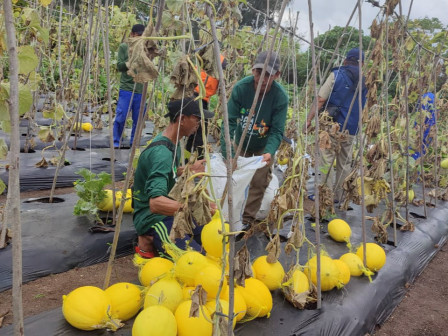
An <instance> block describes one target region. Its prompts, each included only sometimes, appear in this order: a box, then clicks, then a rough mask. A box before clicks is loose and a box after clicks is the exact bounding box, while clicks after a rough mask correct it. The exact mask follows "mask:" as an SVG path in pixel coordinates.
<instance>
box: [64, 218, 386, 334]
mask: <svg viewBox="0 0 448 336" xmlns="http://www.w3.org/2000/svg"><path fill="white" fill-rule="evenodd" d="M228 231H229V228H228V225H227V224H225V225H223V224H222V222H221V220H220V219H219V218H213V219H212V221H211V222H210V223H208V224H206V225H205V227H204V229H203V231H202V235H201V238H202V242H203V246H204V248H205V251H206V252H207V254H206V255H203V254H201V253H199V252H196V251H184V252H183V253H182V254H181V255H180V256H179V257H178V258H177V260H175V262H172V261H170V260H168V259H163V258H160V257H156V258H152V259H149V260H147V261H146V262H145V263H143V264H141V265H140V270H139V281H140V283H141V285H142V286H137V285H134V284H129V283H118V284H115V285H113V286H111V287H109V288H108V289H106V290H105V291H103V290H101V289H99V288H97V287H91V286H86V287H80V288H78V289H76V290H74V291H72V292H71V293H70V294H68V295H67V296H64V300H63V307H62V310H63V314H64V317H65V318H66V320H67V321H68V322H69V323H70V324H71V325H73V326H74V327H76V328H79V329H83V330H93V329H100V328H108V329H111V330H116V329H117V328H119V327H120V326H121V321H126V320H129V319H131V318H132V317H134V316H136V315H137V313H138V315H137V316H136V318H135V321H134V324H133V327H132V335H133V336H140V335H145V336H148V335H149V336H159V335H160V336H162V335H163V336H171V335H173V336H174V335H179V336H183V335H195V336H202V335H204V336H209V335H212V333H213V320H214V314H215V311H216V310H217V309H219V310H220V311H221V313H222V314H223V315H225V316H228V315H229V286H228V285H229V283H228V281H229V277H228V269H227V268H226V267H223V265H222V255H223V252H224V251H226V250H227V249H228V242H227V238H226V237H227V236H226V233H227V232H228ZM349 236H350V234H347V230H346V227H345V232H343V233H340V232H337V237H338V239H339V240H340V241H347V239H348V238H349ZM366 249H367V255H366V257H367V263H366V266H367V267H364V265H363V263H362V258H363V253H364V250H363V247H362V246H361V247H360V248H358V250H357V252H356V254H355V253H346V254H344V255H343V256H341V258H340V259H338V260H335V259H332V258H331V257H329V256H327V255H323V254H321V256H320V265H321V268H320V269H321V273H320V281H321V287H322V291H329V290H332V289H333V288H342V287H343V286H345V285H346V284H347V283H348V282H349V281H350V277H351V276H360V275H362V274H366V275H370V274H373V272H377V271H378V270H379V269H381V267H382V266H383V265H384V263H385V261H386V256H385V253H384V251H383V249H382V248H381V247H380V246H378V245H376V244H373V243H368V244H367V245H366ZM252 270H253V273H254V274H253V277H251V278H248V279H246V280H245V286H238V285H235V288H234V310H233V314H234V317H235V318H234V325H233V326H235V323H237V322H244V321H248V320H252V319H254V318H257V317H269V316H270V313H271V310H272V305H273V302H272V294H271V291H273V290H276V289H283V290H284V291H285V288H288V290H289V292H288V293H291V291H292V293H293V294H294V295H298V296H300V297H302V298H303V297H306V296H308V294H309V293H310V292H311V289H312V284H314V285H317V256H314V257H312V258H310V259H309V260H308V262H307V263H306V265H305V266H304V267H303V268H300V267H296V268H294V269H292V270H291V271H290V272H288V274H285V271H284V269H283V266H282V264H281V263H280V262H278V261H275V262H269V261H268V257H267V256H260V257H258V258H257V259H255V260H254V262H253V264H252ZM199 286H200V287H202V289H203V290H204V291H205V292H206V293H207V301H206V302H201V303H200V304H201V305H200V306H199V309H197V313H198V316H197V317H190V312H191V311H192V306H193V300H192V294H193V293H194V292H195V291H196V289H197V288H198V287H199ZM142 308H143V310H141V309H142ZM140 310H141V311H140ZM139 311H140V312H139Z"/></svg>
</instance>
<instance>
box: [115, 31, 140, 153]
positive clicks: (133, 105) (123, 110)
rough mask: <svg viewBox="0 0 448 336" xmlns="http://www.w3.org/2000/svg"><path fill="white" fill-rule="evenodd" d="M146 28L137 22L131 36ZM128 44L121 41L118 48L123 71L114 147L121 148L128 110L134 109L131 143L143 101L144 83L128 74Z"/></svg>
mask: <svg viewBox="0 0 448 336" xmlns="http://www.w3.org/2000/svg"><path fill="white" fill-rule="evenodd" d="M144 30H145V26H144V25H142V24H135V25H133V26H132V31H131V34H130V37H137V36H141V35H142V34H143V32H144ZM128 56H129V55H128V44H127V43H121V44H120V46H119V48H118V59H117V69H118V71H120V72H121V77H120V91H119V94H118V102H117V110H116V115H115V120H114V148H119V147H120V145H121V136H122V134H123V129H124V125H125V123H126V117H127V114H128V111H129V110H131V111H132V132H131V139H130V145H131V146H132V142H133V141H134V133H135V128H136V126H137V121H138V115H139V111H140V103H141V101H142V90H143V84H141V83H134V79H133V78H132V76H129V75H128V73H127V72H128V70H129V69H128V67H127V66H126V62H127V61H128Z"/></svg>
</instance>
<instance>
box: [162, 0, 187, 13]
mask: <svg viewBox="0 0 448 336" xmlns="http://www.w3.org/2000/svg"><path fill="white" fill-rule="evenodd" d="M183 4H184V1H183V0H167V1H166V6H167V7H168V9H169V11H170V12H171V13H174V14H180V11H181V10H182V5H183Z"/></svg>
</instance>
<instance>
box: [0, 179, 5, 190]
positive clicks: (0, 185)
mask: <svg viewBox="0 0 448 336" xmlns="http://www.w3.org/2000/svg"><path fill="white" fill-rule="evenodd" d="M5 189H6V184H5V182H3V181H2V179H0V194H3V192H4V191H5Z"/></svg>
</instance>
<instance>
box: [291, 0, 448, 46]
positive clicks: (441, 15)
mask: <svg viewBox="0 0 448 336" xmlns="http://www.w3.org/2000/svg"><path fill="white" fill-rule="evenodd" d="M379 2H380V4H381V5H382V4H384V2H385V0H379ZM356 3H357V0H334V1H332V0H311V6H312V15H313V23H314V28H313V29H314V35H315V36H317V34H318V33H320V34H322V33H325V32H326V31H327V30H329V29H330V28H332V27H334V26H342V27H345V25H346V24H347V21H348V19H349V17H350V14H351V13H352V11H353V8H354V7H355V5H356ZM410 3H411V0H402V5H403V14H405V15H407V13H408V11H409V5H410ZM289 8H291V12H292V13H293V16H294V17H295V13H296V12H297V11H299V12H300V13H299V22H298V33H299V34H300V35H303V36H304V37H305V38H306V39H307V40H309V38H310V33H309V32H310V27H309V20H308V0H293V1H292V2H291V4H290V6H289ZM396 12H397V13H398V6H397V7H396ZM379 13H380V9H379V8H377V7H373V6H372V5H371V4H370V3H368V2H365V1H362V19H361V22H362V28H363V30H364V34H369V31H368V28H369V27H370V25H371V23H372V21H373V19H374V18H375V17H376V16H377V15H378V14H379ZM425 16H427V17H429V18H432V17H437V18H438V19H439V20H440V21H441V22H442V23H443V24H444V25H448V1H447V0H414V1H413V4H412V8H411V16H410V18H411V19H416V18H424V17H425ZM288 17H289V10H288V8H287V9H286V11H285V14H284V17H283V22H285V20H288ZM350 25H351V26H354V27H358V25H359V22H358V12H356V13H355V15H354V17H353V19H352V21H351V24H350ZM302 48H305V49H306V48H307V47H306V46H302Z"/></svg>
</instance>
